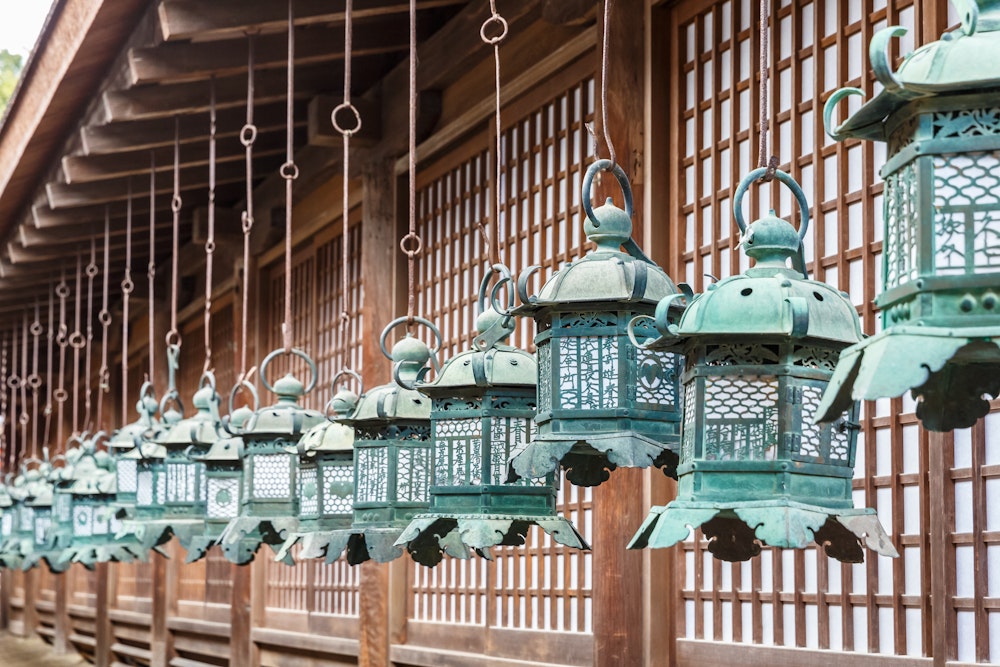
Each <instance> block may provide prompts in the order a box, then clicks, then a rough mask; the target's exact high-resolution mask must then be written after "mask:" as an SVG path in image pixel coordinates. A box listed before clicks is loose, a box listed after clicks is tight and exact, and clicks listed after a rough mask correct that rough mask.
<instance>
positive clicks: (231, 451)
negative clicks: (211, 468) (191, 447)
mask: <svg viewBox="0 0 1000 667" xmlns="http://www.w3.org/2000/svg"><path fill="white" fill-rule="evenodd" d="M242 452H243V438H242V437H241V436H239V435H236V436H232V437H229V438H221V439H219V440H216V441H215V442H213V443H212V446H211V447H209V449H208V452H207V453H205V454H204V455H202V456H196V457H193V458H195V459H196V460H198V461H202V462H204V463H238V462H239V461H240V459H241V458H242V455H243V454H242Z"/></svg>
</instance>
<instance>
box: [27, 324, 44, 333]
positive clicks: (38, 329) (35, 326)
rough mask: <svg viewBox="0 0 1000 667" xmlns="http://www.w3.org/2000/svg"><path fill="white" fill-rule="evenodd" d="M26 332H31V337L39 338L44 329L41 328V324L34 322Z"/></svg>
mask: <svg viewBox="0 0 1000 667" xmlns="http://www.w3.org/2000/svg"><path fill="white" fill-rule="evenodd" d="M28 331H30V332H31V335H32V336H41V335H42V333H44V332H45V328H44V327H43V326H42V323H41V322H39V321H37V320H36V321H34V322H32V323H31V328H29V329H28Z"/></svg>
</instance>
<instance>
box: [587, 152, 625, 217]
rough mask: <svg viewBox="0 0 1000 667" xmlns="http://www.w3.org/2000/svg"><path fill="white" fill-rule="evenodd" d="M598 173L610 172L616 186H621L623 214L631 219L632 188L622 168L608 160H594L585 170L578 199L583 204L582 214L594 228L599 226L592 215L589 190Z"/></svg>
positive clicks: (592, 209)
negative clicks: (585, 215)
mask: <svg viewBox="0 0 1000 667" xmlns="http://www.w3.org/2000/svg"><path fill="white" fill-rule="evenodd" d="M599 171H610V172H611V173H612V174H614V176H615V178H616V179H617V180H618V185H620V186H621V189H622V195H623V196H624V197H625V206H624V209H625V214H626V215H627V216H628V217H630V218H631V217H632V211H633V206H632V186H631V185H630V184H629V182H628V176H626V175H625V172H624V171H623V170H622V168H621V167H620V166H618V165H617V164H616V163H613V162H612V161H611V160H608V159H603V160H596V161H595V162H594V163H593V164H592V165H590V167H588V168H587V173H586V174H585V175H584V177H583V189H582V191H581V195H580V198H581V200H582V202H583V212H584V213H586V214H587V218H588V219H589V220H590V222H591V223H593V225H594V227H600V226H601V221H600V220H598V219H597V217H596V216H595V215H594V207H593V206H592V205H591V203H590V189H591V186H592V185H593V183H594V176H595V175H596V174H597V172H599Z"/></svg>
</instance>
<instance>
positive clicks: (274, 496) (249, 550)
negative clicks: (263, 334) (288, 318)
mask: <svg viewBox="0 0 1000 667" xmlns="http://www.w3.org/2000/svg"><path fill="white" fill-rule="evenodd" d="M281 354H294V355H296V356H299V357H301V358H302V359H303V360H305V362H306V363H307V364H308V366H309V369H310V373H311V374H312V378H311V380H310V382H309V386H308V387H303V384H302V382H301V381H299V380H298V379H297V378H296V377H295V376H294V375H292V374H290V373H289V374H288V375H285V377H283V378H281V379H280V380H278V381H277V382H275V383H274V386H271V384H270V383H269V382H268V381H267V376H266V373H267V367H268V365H269V364H270V363H271V361H272V360H273V359H275V357H277V356H278V355H281ZM260 374H261V381H262V382H263V383H264V386H265V387H266V388H267V389H268V390H269V391H271V392H272V393H274V394H276V395H277V397H278V401H277V403H275V404H274V405H272V406H270V407H266V408H261V409H259V410H257V411H256V412H254V414H253V416H252V417H251V418H250V420H249V422H248V423H247V427H246V430H245V431H244V432H243V434H242V437H243V476H242V484H243V489H242V492H241V493H242V495H241V502H240V513H239V516H237V517H236V518H234V519H232V520H231V521H230V522H229V524H228V525H227V526H226V528H225V530H224V531H223V533H222V535H221V536H220V538H219V544H220V545H221V546H222V550H223V553H224V554H225V557H226V559H227V560H229V561H230V562H233V563H236V564H237V565H245V564H246V563H249V562H250V561H251V560H253V557H254V554H255V553H256V552H257V549H258V548H260V545H261V544H267V545H268V546H270V547H271V548H272V549H274V550H275V551H277V550H278V549H279V548H280V546H281V545H282V544H283V543H284V542H285V540H286V539H287V538H288V537H289V535H290V534H291V532H292V531H294V530H295V529H296V528H297V527H298V523H299V519H298V516H299V497H298V484H297V482H296V473H297V467H298V466H297V463H298V461H297V460H296V458H297V457H296V456H295V455H294V454H291V453H289V448H293V451H294V447H295V445H296V444H297V443H298V441H299V438H301V437H302V434H303V433H304V432H305V431H308V430H309V429H310V428H312V427H313V426H315V425H316V424H319V423H322V422H323V421H325V420H326V416H325V415H323V413H321V412H319V411H317V410H308V409H305V408H303V407H302V406H301V405H300V404H299V400H300V399H301V398H302V397H303V396H305V395H306V394H307V393H309V392H310V391H312V389H313V387H315V385H316V364H315V363H314V362H313V360H312V359H311V358H310V357H309V355H307V354H306V353H305V352H302V351H301V350H298V349H292V350H291V351H290V352H287V353H286V352H285V351H284V350H275V351H274V352H271V353H270V354H269V355H267V357H265V359H264V361H263V362H262V363H261V367H260ZM285 562H287V563H289V564H290V563H291V559H290V557H287V558H286V559H285Z"/></svg>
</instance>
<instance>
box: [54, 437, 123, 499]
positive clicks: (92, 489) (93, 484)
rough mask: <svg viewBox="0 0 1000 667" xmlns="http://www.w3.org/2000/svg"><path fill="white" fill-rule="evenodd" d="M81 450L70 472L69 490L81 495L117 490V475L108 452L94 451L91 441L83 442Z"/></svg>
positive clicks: (109, 492)
mask: <svg viewBox="0 0 1000 667" xmlns="http://www.w3.org/2000/svg"><path fill="white" fill-rule="evenodd" d="M94 440H96V437H95V438H94ZM82 452H83V453H82V454H81V456H80V457H79V458H78V459H77V460H76V462H75V463H74V465H73V466H72V469H71V472H70V480H71V481H72V483H71V484H70V486H69V492H70V493H72V494H74V495H83V496H91V495H105V494H112V493H114V492H115V491H116V490H117V475H116V474H115V470H114V462H113V461H112V459H111V457H110V456H109V455H108V453H107V452H102V451H95V449H94V446H93V442H92V441H85V442H84V445H83V447H82ZM130 453H131V452H130Z"/></svg>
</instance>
